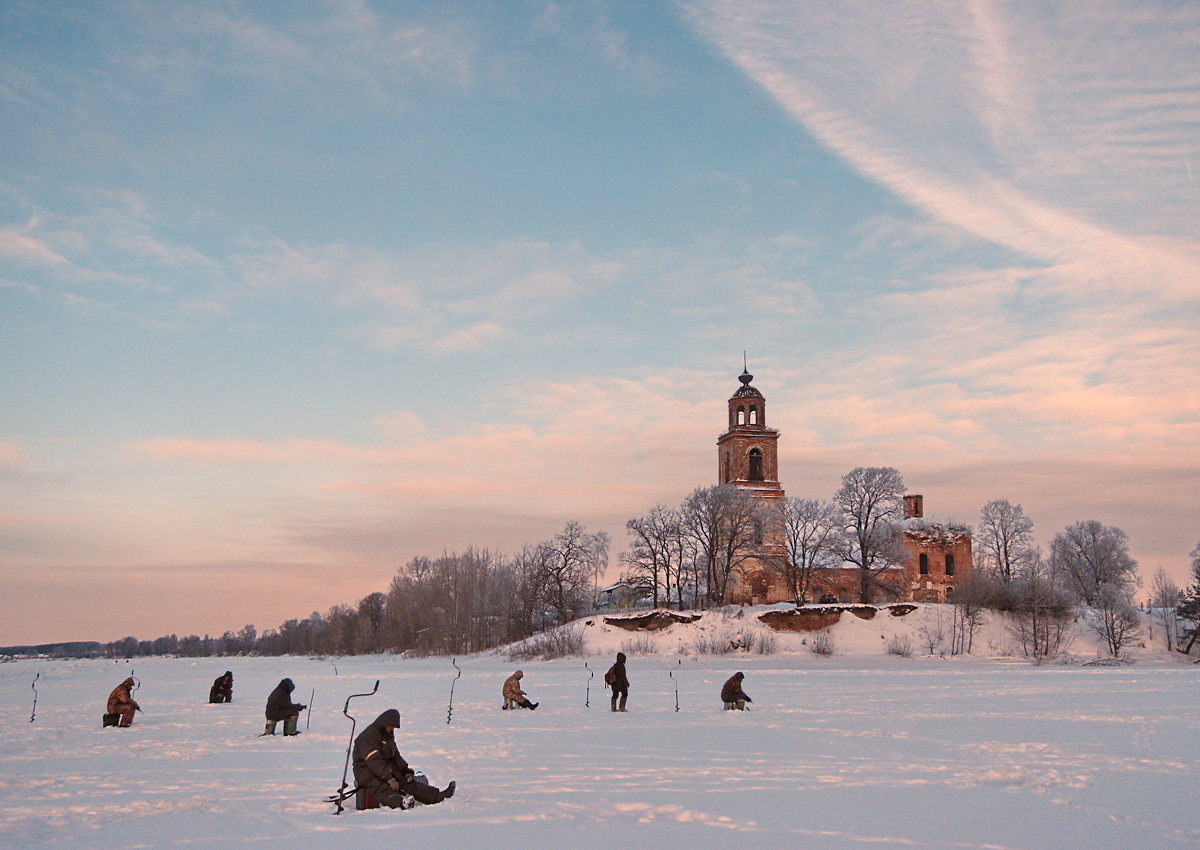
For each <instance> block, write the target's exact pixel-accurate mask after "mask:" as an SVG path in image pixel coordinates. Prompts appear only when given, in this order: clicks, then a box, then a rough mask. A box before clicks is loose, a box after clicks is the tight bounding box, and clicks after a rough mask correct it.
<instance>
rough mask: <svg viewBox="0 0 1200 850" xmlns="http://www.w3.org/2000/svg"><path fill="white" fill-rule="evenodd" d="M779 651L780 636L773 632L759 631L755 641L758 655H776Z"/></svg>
mask: <svg viewBox="0 0 1200 850" xmlns="http://www.w3.org/2000/svg"><path fill="white" fill-rule="evenodd" d="M778 651H779V638H777V637H775V635H774V634H772V633H771V632H759V633H758V636H757V639H756V640H755V641H754V652H755V654H756V655H774V654H775V653H776V652H778Z"/></svg>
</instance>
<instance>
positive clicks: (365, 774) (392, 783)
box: [354, 708, 454, 809]
mask: <svg viewBox="0 0 1200 850" xmlns="http://www.w3.org/2000/svg"><path fill="white" fill-rule="evenodd" d="M399 725H400V712H399V711H397V710H396V709H394V708H389V709H388V710H387V711H385V712H384V713H383V714H381V715H379V716H378V717H376V718H375V720H374V722H373V723H371V725H370V726H368V727H367V728H366V729H364V730H363V731H362V732H361V733H360V734H359V736H358V737H357V738H355V739H354V783H355V784H356V785H357V786H358V787H359V788H361V789H363V790H365V791H366V792H367V793H368V794H370V795H371V796H372V797H374V798H375V800H376V801H377V802H378V803H379V804H380V805H383V806H387V807H388V808H391V809H402V808H404V806H405V802H404V799H405V795H408V796H411V797H412V798H413V799H415V800H416V801H417V802H418V803H425V804H427V805H432V804H433V803H440V802H442V800H448V799H450V798H451V797H453V796H454V783H453V782H451V783H450V784H449V785H447V786H446V789H445V790H444V791H439V790H438V789H437V788H434V787H433V786H432V785H430V784H428V783H427V782H426V781H425V777H424V776H419V777H418V776H416V775H415V774H414V773H413V770H412V768H411V767H409V766H408V762H406V761H405V760H404V757H403V756H401V755H400V753H399V751H397V749H396V737H395V733H396V727H397V726H399Z"/></svg>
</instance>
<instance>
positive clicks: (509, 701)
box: [502, 670, 539, 709]
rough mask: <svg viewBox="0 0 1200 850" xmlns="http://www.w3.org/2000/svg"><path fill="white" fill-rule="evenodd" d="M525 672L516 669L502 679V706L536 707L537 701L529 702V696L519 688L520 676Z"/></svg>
mask: <svg viewBox="0 0 1200 850" xmlns="http://www.w3.org/2000/svg"><path fill="white" fill-rule="evenodd" d="M524 675H525V674H524V673H523V672H521V671H520V670H518V671H517V672H516V673H513V674H512V675H511V676H509V677H508V678H507V679H505V680H504V689H503V691H502V693H503V694H504V708H505V709H510V708H528V709H534V708H537V707H538V705H539V703H536V702H530V701H529V697H527V696H525V692H524V691H523V690H521V677H522V676H524Z"/></svg>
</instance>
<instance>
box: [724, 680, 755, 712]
mask: <svg viewBox="0 0 1200 850" xmlns="http://www.w3.org/2000/svg"><path fill="white" fill-rule="evenodd" d="M744 678H746V676H745V674H743V673H734V674H733V675H732V676H730V677H729V681H727V682H726V683H725V684H724V685H723V686H722V687H721V702H723V703H725V710H726V711H730V710H732V709H737V710H738V711H743V710H745V708H746V703H748V702H754V700H752V699H750V697H748V696H746V692H745V691H743V690H742V679H744Z"/></svg>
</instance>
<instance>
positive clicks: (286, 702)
mask: <svg viewBox="0 0 1200 850" xmlns="http://www.w3.org/2000/svg"><path fill="white" fill-rule="evenodd" d="M294 690H296V685H295V684H294V683H293V682H292V680H291V679H284V680H282V681H281V682H280V683H279V684H278V685H276V686H275V690H273V691H271V695H270V696H269V697H267V728H266V729H265V730H264V731H263V734H264V735H274V734H275V724H276V723H278V722H279V721H280V720H282V721H283V734H284V735H299V734H300V733H299V732H297V731H296V718H298V717H299V716H300V712H302V711H304V709H306V708H308V706H307V705H300V704H298V703H293V702H292V691H294Z"/></svg>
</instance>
